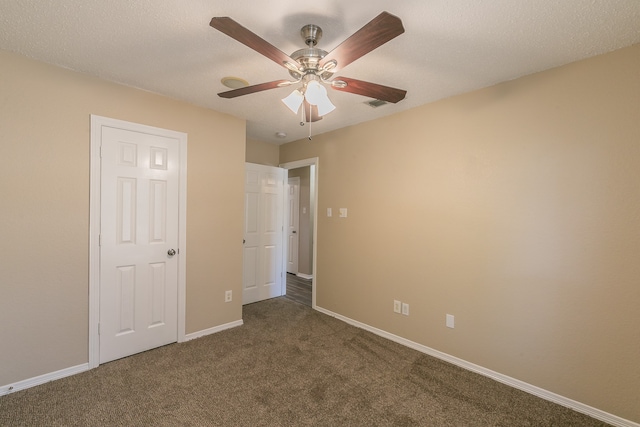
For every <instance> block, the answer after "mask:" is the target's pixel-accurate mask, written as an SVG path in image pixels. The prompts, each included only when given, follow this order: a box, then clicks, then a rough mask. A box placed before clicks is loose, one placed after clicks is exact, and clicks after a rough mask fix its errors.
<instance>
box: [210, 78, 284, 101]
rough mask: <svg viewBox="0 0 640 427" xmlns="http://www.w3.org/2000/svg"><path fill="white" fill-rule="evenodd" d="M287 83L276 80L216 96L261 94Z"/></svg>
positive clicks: (232, 96)
mask: <svg viewBox="0 0 640 427" xmlns="http://www.w3.org/2000/svg"><path fill="white" fill-rule="evenodd" d="M285 82H287V83H288V82H289V80H276V81H273V82H268V83H260V84H259V85H253V86H246V87H241V88H239V89H233V90H228V91H226V92H220V93H219V94H218V96H219V97H221V98H235V97H238V96H242V95H249V94H250V93H256V92H262V91H263V90H268V89H275V88H277V87H279V85H280V84H281V83H285Z"/></svg>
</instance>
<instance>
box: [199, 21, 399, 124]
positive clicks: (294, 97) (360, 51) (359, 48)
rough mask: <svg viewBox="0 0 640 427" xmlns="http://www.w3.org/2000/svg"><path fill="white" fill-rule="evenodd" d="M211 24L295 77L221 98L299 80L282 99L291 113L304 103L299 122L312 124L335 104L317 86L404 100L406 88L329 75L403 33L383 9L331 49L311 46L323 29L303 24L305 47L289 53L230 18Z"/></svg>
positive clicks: (235, 90)
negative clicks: (297, 86)
mask: <svg viewBox="0 0 640 427" xmlns="http://www.w3.org/2000/svg"><path fill="white" fill-rule="evenodd" d="M210 25H211V26H212V27H213V28H215V29H216V30H218V31H221V32H222V33H224V34H226V35H228V36H229V37H231V38H233V39H235V40H237V41H239V42H240V43H242V44H244V45H246V46H248V47H250V48H251V49H253V50H255V51H256V52H258V53H260V54H262V55H264V56H266V57H267V58H269V59H271V60H272V61H274V62H276V63H277V64H278V65H280V66H282V67H284V68H286V69H287V70H289V75H290V76H291V77H292V78H293V79H294V80H276V81H272V82H267V83H260V84H257V85H252V86H246V87H241V88H239V89H233V90H229V91H226V92H221V93H219V94H218V96H221V97H222V98H235V97H238V96H243V95H248V94H251V93H256V92H261V91H264V90H268V89H275V88H278V87H284V86H290V85H295V84H298V83H301V84H302V86H301V87H300V88H299V89H296V90H294V92H293V93H292V94H291V95H289V96H288V97H286V98H284V99H283V100H282V101H283V102H284V103H285V105H287V107H289V109H291V111H293V112H294V113H297V112H298V111H299V109H300V106H301V105H304V108H303V110H302V112H303V114H304V117H305V118H304V120H306V121H307V122H314V121H317V120H320V119H322V116H323V115H325V114H327V113H329V112H331V111H332V110H333V109H334V108H335V106H334V105H333V104H332V103H331V101H330V100H329V98H328V97H327V95H326V89H325V88H324V86H323V85H322V84H325V85H328V86H330V87H331V88H332V89H335V90H339V91H343V92H349V93H354V94H358V95H363V96H367V97H371V98H375V99H378V100H381V101H386V102H391V103H396V102H399V101H401V100H403V99H404V97H405V95H406V93H407V91H406V90H402V89H396V88H393V87H389V86H383V85H379V84H376V83H370V82H365V81H362V80H356V79H351V78H348V77H334V74H335V73H336V72H337V71H339V70H341V69H343V68H344V67H346V66H347V65H349V64H351V63H352V62H353V61H355V60H356V59H358V58H360V57H362V56H364V55H366V54H367V53H369V52H371V51H373V50H374V49H376V48H378V47H380V46H382V45H383V44H385V43H386V42H388V41H390V40H392V39H394V38H395V37H397V36H399V35H400V34H402V33H404V27H403V26H402V21H401V20H400V18H398V17H396V16H394V15H391V14H390V13H388V12H382V13H381V14H380V15H378V16H376V17H375V18H374V19H372V20H371V21H370V22H369V23H367V24H366V25H365V26H364V27H362V28H361V29H359V30H358V31H356V32H355V33H354V34H353V35H351V36H350V37H349V38H347V39H346V40H345V41H344V42H342V43H341V44H340V45H339V46H338V47H336V48H335V49H333V50H332V51H331V52H326V51H324V50H322V49H319V48H317V47H315V46H316V44H317V43H318V41H319V40H320V38H321V37H322V29H321V28H320V27H319V26H317V25H314V24H308V25H305V26H304V27H302V29H301V30H300V35H301V36H302V38H303V40H304V42H305V44H306V45H307V47H306V48H303V49H299V50H297V51H295V52H293V53H292V54H291V55H290V56H289V55H287V54H285V53H284V52H282V51H281V50H279V49H278V48H276V47H274V46H273V45H271V44H270V43H268V42H267V41H265V40H264V39H262V38H261V37H259V36H258V35H256V34H254V33H253V32H251V31H250V30H248V29H246V28H245V27H243V26H242V25H240V24H238V23H237V22H236V21H234V20H233V19H231V18H229V17H214V18H213V19H211V23H210ZM301 124H302V122H301Z"/></svg>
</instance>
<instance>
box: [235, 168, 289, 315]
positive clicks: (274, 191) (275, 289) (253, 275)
mask: <svg viewBox="0 0 640 427" xmlns="http://www.w3.org/2000/svg"><path fill="white" fill-rule="evenodd" d="M283 191H284V169H280V168H276V167H271V166H264V165H257V164H253V163H246V165H245V215H244V256H243V278H242V282H243V292H242V294H243V295H242V303H243V304H249V303H252V302H256V301H262V300H264V299H267V298H273V297H277V296H280V295H283V293H284V291H283V281H284V278H283V275H282V271H283V268H282V245H283V241H282V236H283V230H282V203H283Z"/></svg>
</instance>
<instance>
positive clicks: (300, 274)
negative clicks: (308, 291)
mask: <svg viewBox="0 0 640 427" xmlns="http://www.w3.org/2000/svg"><path fill="white" fill-rule="evenodd" d="M296 276H298V277H300V278H302V279H307V280H311V279H313V276H312V275H310V274H304V273H297V274H296Z"/></svg>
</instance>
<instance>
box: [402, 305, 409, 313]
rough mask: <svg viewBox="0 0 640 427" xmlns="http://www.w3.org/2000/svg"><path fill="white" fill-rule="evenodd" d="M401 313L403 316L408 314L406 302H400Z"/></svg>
mask: <svg viewBox="0 0 640 427" xmlns="http://www.w3.org/2000/svg"><path fill="white" fill-rule="evenodd" d="M402 314H404V315H405V316H408V315H409V304H407V303H406V302H403V303H402Z"/></svg>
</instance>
